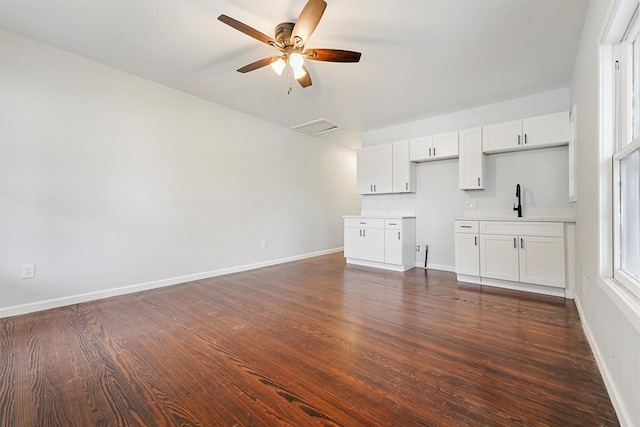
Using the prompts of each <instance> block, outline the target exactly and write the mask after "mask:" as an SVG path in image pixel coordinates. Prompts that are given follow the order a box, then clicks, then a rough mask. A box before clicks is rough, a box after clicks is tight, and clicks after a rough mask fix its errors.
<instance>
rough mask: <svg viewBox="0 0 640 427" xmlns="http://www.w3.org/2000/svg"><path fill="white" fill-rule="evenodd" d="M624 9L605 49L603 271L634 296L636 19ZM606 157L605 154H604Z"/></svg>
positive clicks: (639, 28)
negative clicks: (608, 189) (607, 131)
mask: <svg viewBox="0 0 640 427" xmlns="http://www.w3.org/2000/svg"><path fill="white" fill-rule="evenodd" d="M637 15H638V11H637V10H636V11H635V12H634V13H629V14H628V18H627V19H628V20H627V21H626V26H625V28H626V31H625V32H624V35H623V36H621V37H620V38H619V39H618V41H617V42H616V43H614V45H613V48H612V49H611V57H610V61H611V63H610V65H611V67H612V78H611V79H610V80H609V82H610V83H609V85H610V87H609V90H608V92H609V93H610V95H611V97H612V100H611V105H612V108H611V110H612V111H610V112H609V113H610V114H611V116H612V120H611V126H612V129H611V130H612V132H611V134H612V138H611V142H610V144H611V145H612V147H611V149H610V150H609V152H610V154H611V155H610V157H609V158H610V159H612V160H613V167H612V168H611V172H610V174H611V175H610V182H611V184H612V187H613V191H612V194H611V196H610V199H611V200H610V203H611V205H610V209H611V212H612V225H613V230H612V233H613V236H612V239H610V245H611V248H610V252H609V251H608V252H609V253H610V255H611V256H612V258H613V260H612V266H611V267H612V268H609V269H607V270H609V271H610V273H609V275H610V276H612V277H613V278H614V279H615V280H616V281H617V282H618V283H620V284H621V285H622V286H624V287H625V288H626V289H627V290H628V291H630V292H631V293H633V294H634V295H635V296H636V297H638V298H640V19H638V16H637ZM606 157H608V156H606V155H605V158H606Z"/></svg>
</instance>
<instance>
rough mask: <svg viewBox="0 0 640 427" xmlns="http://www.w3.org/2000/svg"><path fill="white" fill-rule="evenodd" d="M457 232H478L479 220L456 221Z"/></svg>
mask: <svg viewBox="0 0 640 427" xmlns="http://www.w3.org/2000/svg"><path fill="white" fill-rule="evenodd" d="M455 228H456V233H473V234H477V233H478V221H456V225H455Z"/></svg>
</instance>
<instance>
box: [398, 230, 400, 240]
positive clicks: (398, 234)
mask: <svg viewBox="0 0 640 427" xmlns="http://www.w3.org/2000/svg"><path fill="white" fill-rule="evenodd" d="M398 240H400V232H399V231H398Z"/></svg>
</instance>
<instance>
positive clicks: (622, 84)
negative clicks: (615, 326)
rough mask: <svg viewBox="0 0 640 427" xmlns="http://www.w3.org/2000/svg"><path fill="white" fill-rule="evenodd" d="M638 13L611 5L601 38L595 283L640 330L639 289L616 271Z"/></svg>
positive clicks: (626, 5) (630, 4) (630, 3)
mask: <svg viewBox="0 0 640 427" xmlns="http://www.w3.org/2000/svg"><path fill="white" fill-rule="evenodd" d="M638 10H639V2H638V0H616V1H615V2H613V3H612V5H611V8H610V10H609V20H608V22H607V23H606V26H605V28H603V31H602V33H601V37H600V46H599V57H600V58H599V62H600V70H599V83H600V88H599V92H600V99H599V104H600V106H599V109H600V113H599V123H600V150H599V152H600V156H599V157H600V170H599V219H600V226H599V242H600V245H599V246H600V266H599V274H598V285H599V287H600V288H601V289H602V290H603V291H604V292H605V294H607V295H608V296H609V297H610V298H611V300H612V301H613V302H614V303H615V304H616V306H617V307H618V308H619V309H620V310H621V312H622V313H623V314H624V315H625V317H626V318H627V319H628V320H629V321H630V322H631V324H632V325H633V326H634V327H635V329H636V330H638V331H639V332H640V285H638V283H636V282H637V281H635V280H634V279H633V278H631V277H630V276H628V275H627V274H626V273H624V271H621V270H620V269H619V266H620V259H621V258H620V249H618V248H620V246H619V245H620V241H621V239H620V236H621V234H620V228H619V225H620V221H619V218H620V216H619V215H620V204H619V201H620V182H621V181H620V160H621V159H623V158H624V156H626V155H628V154H629V153H631V152H633V151H634V150H635V149H637V147H638V144H640V138H638V139H636V140H635V141H632V137H631V136H632V135H633V127H632V126H633V116H632V108H633V95H632V92H631V91H630V90H629V89H630V85H631V83H630V82H631V78H632V77H633V64H632V61H631V60H629V58H630V55H629V54H630V53H631V52H632V48H633V46H632V44H631V43H630V42H629V41H630V38H631V35H635V34H639V33H640V19H639V18H638ZM639 100H640V97H639ZM638 104H640V101H639V102H638ZM637 107H638V108H640V105H638V106H637ZM639 117H640V115H639ZM637 285H638V286H637Z"/></svg>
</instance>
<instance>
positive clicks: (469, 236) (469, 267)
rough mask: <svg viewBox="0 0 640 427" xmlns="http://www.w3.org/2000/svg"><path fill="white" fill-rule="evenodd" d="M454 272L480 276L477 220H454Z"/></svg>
mask: <svg viewBox="0 0 640 427" xmlns="http://www.w3.org/2000/svg"><path fill="white" fill-rule="evenodd" d="M455 228H456V244H455V246H456V255H455V256H456V273H457V274H463V275H468V276H480V241H479V240H480V239H479V236H478V221H456V224H455Z"/></svg>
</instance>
